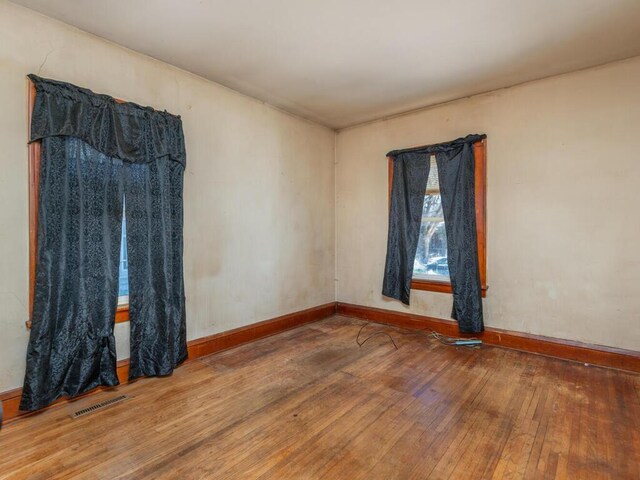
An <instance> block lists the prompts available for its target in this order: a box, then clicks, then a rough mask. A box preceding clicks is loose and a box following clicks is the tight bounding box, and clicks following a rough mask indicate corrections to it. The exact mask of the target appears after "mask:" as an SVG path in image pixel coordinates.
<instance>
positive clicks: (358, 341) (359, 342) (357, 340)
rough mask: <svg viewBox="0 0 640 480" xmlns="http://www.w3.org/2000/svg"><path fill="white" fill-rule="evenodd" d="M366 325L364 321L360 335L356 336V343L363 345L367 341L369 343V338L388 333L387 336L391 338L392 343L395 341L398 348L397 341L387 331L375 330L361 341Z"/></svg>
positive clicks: (394, 344)
mask: <svg viewBox="0 0 640 480" xmlns="http://www.w3.org/2000/svg"><path fill="white" fill-rule="evenodd" d="M366 326H367V324H366V323H363V324H362V326H361V327H360V330H358V336H357V337H356V343H357V344H358V346H359V347H362V346H363V345H364V344H365V343H367V340H369V339H370V338H373V337H375V336H376V335H386V336H387V337H389V340H391V343H393V346H394V347H395V348H396V350H398V345H396V341H395V340H394V339H393V337H392V336H391V335H389V334H388V333H387V332H380V331H378V332H373V333H372V334H371V335H369V336H368V337H367V338H365V339H364V340H363V341H362V342H361V341H360V334H361V333H362V330H364V327H366Z"/></svg>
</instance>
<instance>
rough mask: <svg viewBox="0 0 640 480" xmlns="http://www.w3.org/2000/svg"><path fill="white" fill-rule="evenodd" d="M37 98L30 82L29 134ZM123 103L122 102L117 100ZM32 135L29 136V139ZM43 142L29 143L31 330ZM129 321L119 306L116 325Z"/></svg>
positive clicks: (28, 323) (125, 311)
mask: <svg viewBox="0 0 640 480" xmlns="http://www.w3.org/2000/svg"><path fill="white" fill-rule="evenodd" d="M35 98H36V87H35V85H34V84H33V82H31V81H30V80H29V93H28V99H29V104H28V112H29V119H28V120H29V122H28V127H27V128H28V129H29V130H28V132H29V131H30V129H31V114H32V112H33V106H34V103H35ZM116 101H117V102H122V101H121V100H116ZM29 137H30V134H29V133H28V134H27V138H29ZM40 147H41V142H40V140H37V141H35V142H31V143H29V155H28V163H29V320H28V321H27V327H28V328H31V319H32V317H33V299H34V292H35V284H36V259H37V252H38V201H39V199H40V197H39V189H40V152H41V149H40ZM128 321H129V306H128V305H119V306H118V308H117V310H116V317H115V323H122V322H128Z"/></svg>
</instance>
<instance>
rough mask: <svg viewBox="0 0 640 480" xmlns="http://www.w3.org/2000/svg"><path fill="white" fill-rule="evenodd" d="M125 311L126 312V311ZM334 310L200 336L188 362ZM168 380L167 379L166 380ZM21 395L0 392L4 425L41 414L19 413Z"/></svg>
mask: <svg viewBox="0 0 640 480" xmlns="http://www.w3.org/2000/svg"><path fill="white" fill-rule="evenodd" d="M127 311H128V310H127ZM335 311H336V304H335V303H334V302H331V303H327V304H325V305H319V306H317V307H313V308H308V309H306V310H301V311H299V312H293V313H289V314H287V315H282V316H280V317H276V318H272V319H270V320H265V321H263V322H258V323H254V324H251V325H247V326H244V327H240V328H236V329H233V330H228V331H226V332H222V333H218V334H216V335H211V336H208V337H202V338H198V339H195V340H191V341H189V342H188V344H187V347H188V350H189V360H194V359H196V358H198V357H201V356H203V355H209V354H211V353H214V352H219V351H222V350H225V349H227V348H231V347H234V346H237V345H240V344H243V343H247V342H251V341H253V340H256V339H259V338H263V337H266V336H269V335H273V334H275V333H279V332H282V331H284V330H287V329H290V328H294V327H297V326H299V325H304V324H305V323H309V322H315V321H318V320H321V319H323V318H326V317H328V316H330V315H333V314H334V313H335ZM117 374H118V380H120V383H121V384H124V383H127V382H128V378H129V360H128V359H125V360H119V361H118V364H117ZM167 381H170V379H167ZM104 390H113V388H106V387H99V388H97V389H95V390H92V391H91V392H88V393H86V394H84V395H82V396H80V397H76V398H74V399H68V398H62V399H60V400H58V401H57V402H55V403H54V404H53V405H51V406H50V407H47V408H53V407H56V406H59V405H60V404H64V403H74V402H77V401H78V399H80V398H84V397H86V396H90V395H94V394H96V393H98V392H101V391H104ZM21 396H22V389H21V388H16V389H14V390H10V391H7V392H0V401H2V405H3V408H4V419H5V422H9V421H12V420H15V419H17V418H20V417H26V416H31V415H35V414H38V413H41V412H43V411H44V410H46V408H45V409H43V410H40V411H38V412H31V413H28V412H21V411H20V410H19V409H18V407H19V405H20V397H21Z"/></svg>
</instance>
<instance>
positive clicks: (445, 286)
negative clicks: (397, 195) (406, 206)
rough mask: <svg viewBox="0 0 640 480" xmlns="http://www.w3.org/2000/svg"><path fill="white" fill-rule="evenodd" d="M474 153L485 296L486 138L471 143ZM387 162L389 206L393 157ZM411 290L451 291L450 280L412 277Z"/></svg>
mask: <svg viewBox="0 0 640 480" xmlns="http://www.w3.org/2000/svg"><path fill="white" fill-rule="evenodd" d="M473 151H474V155H475V160H476V162H475V163H476V164H475V204H476V228H477V229H478V267H479V269H480V285H481V287H482V296H483V297H486V296H487V289H488V286H487V140H486V138H485V139H483V140H480V141H478V142H475V143H474V144H473ZM388 162H389V166H388V168H389V200H388V201H389V206H391V186H392V184H393V159H392V158H391V157H388ZM411 289H412V290H424V291H429V292H440V293H453V292H452V290H451V282H443V281H438V280H425V279H420V278H414V279H412V280H411Z"/></svg>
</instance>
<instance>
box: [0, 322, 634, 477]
mask: <svg viewBox="0 0 640 480" xmlns="http://www.w3.org/2000/svg"><path fill="white" fill-rule="evenodd" d="M363 323H364V322H362V321H360V320H355V319H349V318H345V317H340V316H334V317H331V318H329V319H326V320H322V321H320V322H317V323H313V324H309V325H305V326H303V327H299V328H296V329H294V330H289V331H287V332H284V333H281V334H278V335H275V336H272V337H269V338H265V339H262V340H259V341H257V342H254V343H251V344H247V345H244V346H241V347H238V348H235V349H232V350H228V351H225V352H222V353H218V354H215V355H211V356H209V357H203V358H201V359H199V360H197V361H194V362H190V363H187V364H185V365H184V366H182V367H180V368H179V369H178V370H176V372H175V373H174V375H173V376H172V377H170V378H152V379H143V380H140V381H137V382H135V383H133V384H129V385H124V386H121V387H118V388H116V389H113V390H112V391H107V392H101V393H99V394H97V395H94V396H91V397H89V398H84V399H81V400H78V401H76V402H73V403H70V404H66V405H63V406H61V407H58V408H54V409H51V410H48V411H46V412H44V413H42V414H40V415H37V416H33V417H29V418H26V419H22V420H18V421H16V422H14V423H11V424H9V425H7V426H5V427H4V428H3V429H2V430H1V431H0V478H2V479H22V478H29V479H47V480H50V479H62V478H83V479H84V478H86V479H116V478H123V479H124V478H131V479H165V478H166V479H216V480H219V479H243V480H244V479H347V480H357V479H385V480H387V479H456V480H458V479H474V480H475V479H484V478H486V479H521V478H526V479H529V478H532V479H533V478H535V479H537V478H541V479H543V478H544V479H546V478H558V479H565V478H566V479H572V480H573V479H601V478H602V479H605V478H606V479H615V480H621V479H635V480H637V479H640V376H639V375H634V374H629V373H623V372H619V371H614V370H607V369H603V368H596V367H587V366H584V365H582V364H577V363H571V362H566V361H562V360H556V359H551V358H546V357H541V356H536V355H531V354H526V353H520V352H516V351H511V350H505V349H500V348H492V347H483V348H481V349H478V350H469V349H465V348H453V347H446V346H444V345H442V344H440V343H438V342H437V341H435V340H433V339H431V338H429V337H428V336H426V335H424V334H422V333H418V332H410V331H407V330H400V329H394V328H392V327H388V326H382V325H378V324H367V327H366V328H365V330H364V332H363V334H364V335H365V336H366V335H367V333H368V332H375V331H385V332H388V333H390V334H391V335H392V337H393V338H394V339H395V341H396V343H397V344H398V350H395V349H394V347H393V345H392V344H391V342H390V341H389V339H388V338H386V337H385V336H383V335H379V336H376V337H373V338H372V339H371V340H369V341H368V342H367V343H366V344H365V345H364V346H362V347H358V345H357V344H356V341H355V338H356V334H357V333H358V330H359V329H360V326H361V325H362V324H363ZM123 393H124V394H127V395H130V396H131V397H132V399H130V400H128V401H125V402H123V403H120V404H117V405H115V406H112V407H109V408H107V409H104V410H101V411H98V412H96V413H93V414H91V415H88V416H85V417H81V418H79V419H76V420H72V419H71V418H70V417H69V414H70V413H71V412H73V411H76V410H78V409H80V408H83V407H86V406H88V405H91V404H93V403H96V402H98V401H100V400H103V399H107V398H111V397H113V396H115V395H119V394H123Z"/></svg>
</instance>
